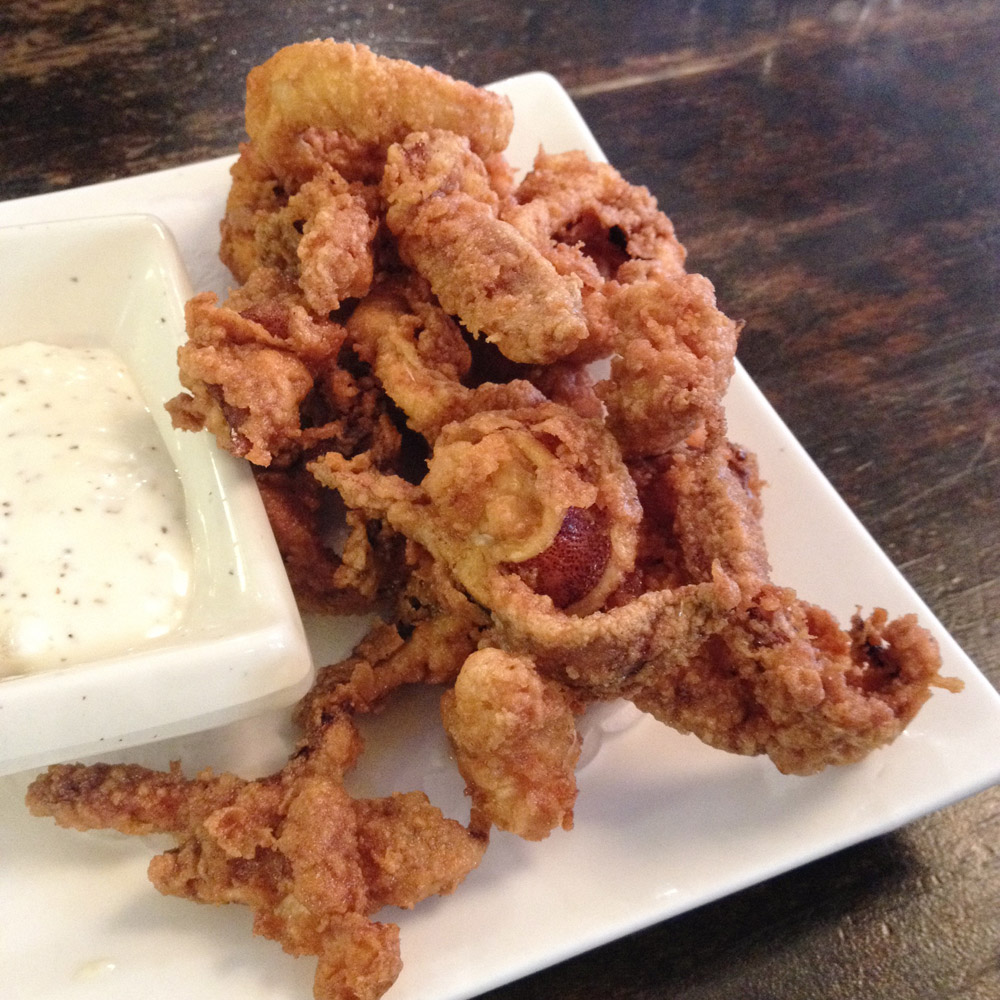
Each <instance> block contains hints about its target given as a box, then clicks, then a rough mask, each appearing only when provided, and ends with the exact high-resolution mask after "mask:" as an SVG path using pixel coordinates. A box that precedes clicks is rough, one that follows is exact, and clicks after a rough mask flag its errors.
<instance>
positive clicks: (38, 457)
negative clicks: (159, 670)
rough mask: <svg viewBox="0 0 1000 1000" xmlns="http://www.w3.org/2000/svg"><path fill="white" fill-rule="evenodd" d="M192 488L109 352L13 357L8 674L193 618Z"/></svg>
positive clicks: (6, 521) (1, 526) (2, 658)
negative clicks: (188, 516)
mask: <svg viewBox="0 0 1000 1000" xmlns="http://www.w3.org/2000/svg"><path fill="white" fill-rule="evenodd" d="M190 549H191V543H190V538H189V535H188V532H187V526H186V523H185V518H184V498H183V491H182V488H181V484H180V480H179V478H178V475H177V471H176V469H175V467H174V464H173V461H172V460H171V458H170V456H169V454H168V453H167V450H166V448H165V446H164V444H163V441H162V438H161V437H160V434H159V432H158V431H157V429H156V426H155V424H154V423H153V420H152V417H151V416H150V414H149V412H148V410H147V409H146V407H145V404H144V403H143V401H142V397H141V396H140V393H139V391H138V389H137V387H136V385H135V383H134V382H133V380H132V378H131V376H130V375H129V373H128V371H127V370H126V368H125V366H124V364H123V363H122V361H121V360H120V359H119V358H118V357H117V355H115V354H114V353H113V352H112V351H110V350H108V349H106V348H91V347H88V348H67V347H59V346H54V345H51V344H42V343H38V342H34V341H28V342H25V343H21V344H14V345H11V346H8V347H4V348H0V676H7V675H12V674H21V673H29V672H35V671H39V670H45V669H50V668H56V667H62V666H68V665H70V664H73V663H79V662H83V661H87V660H90V659H94V658H97V657H103V656H108V655H112V654H114V653H118V652H124V651H127V650H129V649H132V648H135V647H136V646H137V645H139V644H141V643H143V642H145V641H148V640H150V639H154V638H156V637H157V636H160V635H164V634H166V633H167V632H168V631H170V630H171V629H172V628H173V627H175V626H176V625H177V623H178V622H179V620H180V617H181V615H182V613H183V606H184V600H185V595H186V593H187V590H188V576H189V568H190V564H191V551H190Z"/></svg>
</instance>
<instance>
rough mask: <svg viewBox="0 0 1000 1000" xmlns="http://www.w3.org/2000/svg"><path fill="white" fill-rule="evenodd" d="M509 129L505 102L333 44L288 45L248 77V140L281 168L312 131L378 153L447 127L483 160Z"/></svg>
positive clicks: (361, 48) (360, 48)
mask: <svg viewBox="0 0 1000 1000" xmlns="http://www.w3.org/2000/svg"><path fill="white" fill-rule="evenodd" d="M513 123H514V116H513V112H512V110H511V106H510V101H509V100H507V98H505V97H501V96H499V95H498V94H493V93H490V92H489V91H487V90H482V89H480V88H478V87H473V86H472V85H471V84H468V83H464V82H462V81H459V80H454V79H452V78H451V77H449V76H446V75H445V74H443V73H439V72H438V71H437V70H433V69H430V68H429V67H418V66H415V65H413V64H412V63H409V62H405V61H403V60H399V59H388V58H386V57H385V56H379V55H376V54H375V53H374V52H372V51H371V49H369V48H368V47H367V46H365V45H351V44H348V43H344V42H335V41H333V40H332V39H326V40H317V41H311V42H303V43H301V44H298V45H289V46H287V47H286V48H283V49H281V50H279V51H278V52H276V53H275V54H274V55H273V56H272V57H271V58H270V59H268V60H267V61H266V62H265V63H263V64H262V65H260V66H257V67H255V68H254V69H252V70H251V71H250V73H249V75H248V77H247V95H246V129H247V134H248V135H249V136H250V138H251V140H252V141H253V142H254V143H255V144H256V146H257V147H258V149H259V151H260V153H261V155H262V157H263V158H264V160H265V162H267V163H268V164H269V165H270V166H272V168H278V169H279V170H280V167H281V165H282V164H283V163H285V162H286V161H287V160H288V159H289V147H290V146H292V145H294V143H295V141H296V138H297V136H299V135H300V134H301V133H302V132H303V131H305V130H306V129H310V128H320V129H327V130H333V131H336V132H340V133H344V134H346V135H348V136H351V137H352V138H353V139H355V140H357V141H359V142H361V143H365V144H367V145H371V146H376V147H379V148H381V149H382V150H384V149H385V148H387V147H388V146H389V145H391V144H392V143H394V142H399V141H401V140H402V139H404V138H405V137H406V136H407V135H408V134H409V133H411V132H420V131H426V130H428V129H446V130H448V131H451V132H456V133H458V134H460V135H464V136H466V137H467V138H468V140H469V143H470V145H471V147H472V149H473V150H474V151H475V152H476V154H477V155H479V156H483V157H486V156H489V155H490V154H492V153H498V152H501V151H502V150H503V149H505V148H506V146H507V142H508V140H509V139H510V132H511V129H512V127H513Z"/></svg>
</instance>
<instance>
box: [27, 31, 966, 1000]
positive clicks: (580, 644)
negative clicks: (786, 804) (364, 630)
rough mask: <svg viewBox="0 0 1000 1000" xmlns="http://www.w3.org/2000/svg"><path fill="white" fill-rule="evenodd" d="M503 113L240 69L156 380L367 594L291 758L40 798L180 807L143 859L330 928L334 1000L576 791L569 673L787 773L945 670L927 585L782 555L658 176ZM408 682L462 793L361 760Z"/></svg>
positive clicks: (326, 592)
mask: <svg viewBox="0 0 1000 1000" xmlns="http://www.w3.org/2000/svg"><path fill="white" fill-rule="evenodd" d="M512 124H513V119H512V111H511V107H510V104H509V102H508V101H507V100H506V99H504V98H502V97H499V96H497V95H495V94H493V93H491V92H488V91H485V90H481V89H477V88H474V87H472V86H470V85H469V84H466V83H461V82H458V81H455V80H453V79H451V78H449V77H447V76H444V75H443V74H441V73H438V72H436V71H434V70H432V69H427V68H418V67H416V66H413V65H411V64H409V63H405V62H400V61H396V60H390V59H386V58H383V57H380V56H377V55H375V54H374V53H372V52H371V51H370V50H368V49H367V48H365V47H363V46H353V45H349V44H340V43H336V42H333V41H317V42H310V43H306V44H301V45H294V46H291V47H289V48H286V49H283V50H281V51H280V52H278V53H277V54H276V55H275V56H273V57H272V58H271V59H270V60H269V61H268V62H266V63H265V64H264V65H262V66H260V67H258V68H256V69H254V70H253V71H252V72H251V73H250V75H249V77H248V81H247V105H246V126H247V133H248V135H249V141H248V142H247V143H245V144H244V145H243V146H242V147H241V152H240V156H239V159H238V162H237V163H236V164H235V166H234V167H233V169H232V188H231V192H230V195H229V199H228V204H227V206H226V213H225V218H224V220H223V223H222V245H221V256H222V259H223V261H224V262H225V264H226V265H227V266H228V268H229V269H230V270H231V272H232V274H233V276H234V277H235V279H236V281H237V283H238V287H236V288H234V289H233V290H232V291H231V292H230V294H229V296H228V298H227V299H226V300H225V301H223V302H221V303H220V302H219V301H218V300H217V298H216V297H215V296H214V295H212V294H208V293H206V294H201V295H197V296H196V297H195V298H194V299H193V300H192V301H191V302H190V303H189V304H188V309H187V327H188V336H189V339H188V342H187V343H186V344H185V345H184V346H183V347H182V348H181V349H180V351H179V366H180V374H181V381H182V384H183V386H184V387H185V389H186V392H184V393H183V394H181V395H179V396H177V397H176V398H175V399H173V400H172V401H171V402H170V403H169V404H168V409H169V410H170V412H171V414H172V417H173V421H174V424H175V426H176V427H178V428H182V429H185V430H190V431H195V430H201V429H205V430H208V431H209V432H210V433H212V434H214V435H215V437H216V439H217V441H218V444H219V446H220V447H222V448H224V449H226V450H227V451H229V452H232V453H233V454H235V455H238V456H241V457H243V458H245V459H246V460H247V461H248V462H251V463H252V464H253V467H254V469H255V472H256V475H257V481H258V483H259V486H260V491H261V494H262V496H263V498H264V502H265V505H266V508H267V511H268V514H269V516H270V518H271V521H272V524H273V527H274V531H275V535H276V537H277V539H278V542H279V547H280V548H281V551H282V554H283V556H284V559H285V563H286V566H287V570H288V574H289V577H290V579H291V581H292V584H293V587H294V589H295V591H296V594H297V596H298V599H299V601H300V603H301V605H302V606H303V607H304V608H307V609H309V610H312V611H320V612H329V613H334V614H336V613H343V612H353V611H358V610H362V609H371V608H381V609H383V610H384V615H383V618H382V620H381V623H380V624H378V625H377V626H375V627H374V629H373V630H372V631H371V633H370V634H369V635H368V636H367V637H366V638H365V639H364V641H363V642H362V643H361V644H360V646H359V647H358V648H357V649H356V650H355V652H354V654H353V655H352V656H351V657H350V658H349V659H348V660H346V661H344V662H342V663H337V664H334V665H332V666H327V667H325V668H323V669H322V670H321V671H320V673H319V675H318V679H317V682H316V685H315V687H314V688H313V690H312V691H311V692H310V693H309V694H308V695H307V696H306V698H305V699H304V701H303V702H302V703H301V704H300V705H299V706H298V709H297V715H296V718H297V721H298V723H299V724H300V725H301V729H302V738H301V741H300V742H299V744H298V745H297V746H296V748H295V750H294V753H293V754H292V756H291V759H290V760H289V762H288V764H287V765H286V766H285V767H284V769H283V770H281V771H280V772H279V773H277V774H275V775H273V776H271V777H267V778H264V779H261V780H255V781H246V780H242V779H240V778H237V777H235V776H233V775H231V774H215V773H212V772H205V773H202V774H199V775H197V776H196V777H194V778H186V777H184V776H183V774H182V773H181V771H180V769H179V767H177V766H175V767H174V768H173V769H172V770H170V771H169V772H166V773H161V772H155V771H151V770H147V769H145V768H141V767H138V766H128V765H116V766H111V765H96V766H82V765H60V766H56V767H53V768H51V769H50V770H49V771H48V772H47V773H45V774H43V775H41V776H40V777H38V778H37V779H36V780H35V782H34V783H33V784H32V786H31V788H30V791H29V794H28V802H29V805H30V808H31V809H32V810H33V811H34V812H35V813H36V814H39V815H49V816H53V817H54V818H55V819H56V821H57V822H59V823H61V824H63V825H65V826H70V827H76V828H79V829H91V828H95V827H111V828H114V829H117V830H122V831H125V832H127V833H137V834H145V833H150V832H163V833H169V834H172V835H174V836H175V837H176V840H177V846H176V847H175V848H173V849H172V850H168V851H166V852H165V853H163V854H160V855H159V856H157V857H156V858H154V860H153V861H152V863H151V865H150V877H151V879H152V881H153V883H154V884H155V885H156V887H157V888H158V889H160V891H161V892H164V893H170V894H173V895H179V896H184V897H188V898H191V899H196V900H200V901H203V902H241V903H244V904H246V905H248V906H250V907H251V908H252V909H253V911H254V913H255V924H254V927H255V930H256V931H257V932H258V933H260V934H263V935H266V936H268V937H271V938H274V939H276V940H278V941H279V942H281V944H282V945H283V947H284V948H285V950H286V951H288V952H290V953H292V954H296V955H301V954H310V955H316V956H318V958H319V963H318V970H317V974H316V980H315V996H316V997H317V998H319V1000H323V998H326V1000H333V998H338V1000H339V998H345V1000H346V998H353V1000H369V998H372V1000H373V998H376V997H378V996H380V995H381V994H382V993H384V992H385V990H386V989H388V988H389V986H391V984H392V982H393V981H394V979H395V978H396V976H397V975H398V972H399V969H400V957H399V946H398V940H397V938H398V934H397V928H396V927H395V926H394V925H392V924H381V923H377V922H374V921H373V920H372V919H370V918H371V916H372V915H373V914H375V913H376V911H378V910H379V909H380V908H381V907H383V906H385V905H387V904H392V905H395V906H403V907H410V906H413V905H415V904H416V903H417V902H418V901H419V900H421V899H423V898H425V897H426V896H428V895H430V894H433V893H445V892H450V891H452V890H453V889H454V888H455V886H456V885H457V884H458V883H459V882H460V881H461V880H462V879H463V878H464V876H465V875H466V874H467V873H468V872H469V871H470V870H472V869H473V868H474V867H475V866H476V865H477V864H478V862H479V860H480V858H481V857H482V855H483V851H484V850H485V847H486V843H487V840H488V836H489V831H490V829H491V827H493V826H496V827H498V828H500V829H503V830H507V831H511V832H513V833H515V834H518V835H520V836H521V837H525V838H528V839H540V838H543V837H545V836H547V835H548V834H549V833H550V831H552V830H553V829H555V828H557V827H562V828H564V829H568V828H569V827H570V826H571V825H572V817H573V806H574V800H575V797H576V782H575V778H574V767H575V765H576V762H577V759H578V757H579V753H580V737H579V735H578V729H577V725H576V722H577V718H578V716H579V715H580V714H581V713H582V712H583V710H584V709H585V707H586V706H587V705H588V704H589V703H592V702H604V701H608V700H611V699H627V700H629V701H631V702H633V703H634V704H635V705H637V706H638V707H639V708H640V709H642V710H644V711H645V712H648V713H650V714H651V715H653V716H654V717H655V718H657V719H659V720H660V721H662V722H663V723H665V724H667V725H669V726H672V727H674V728H675V729H677V730H679V731H681V732H684V733H693V734H694V735H695V736H697V737H698V738H699V739H701V740H703V741H704V742H706V743H708V744H710V745H711V746H713V747H718V748H720V749H722V750H727V751H730V752H732V753H737V754H767V755H768V756H769V757H770V758H771V760H772V761H773V762H774V763H775V765H776V766H777V767H778V768H779V769H780V770H781V771H783V772H786V773H789V774H801V775H806V774H812V773H814V772H816V771H819V770H820V769H822V768H824V767H826V766H827V765H830V764H845V763H850V762H852V761H858V760H860V759H861V758H862V757H864V756H865V755H866V754H868V753H869V752H870V751H871V750H873V749H875V748H877V747H880V746H883V745H884V744H887V743H889V742H891V741H892V740H893V739H894V738H895V737H896V736H897V735H898V734H899V733H900V732H901V731H902V729H903V728H904V727H905V726H906V725H907V723H908V722H909V721H910V720H911V719H912V718H913V717H914V714H915V713H916V712H917V710H918V709H919V708H920V706H921V705H922V704H923V703H924V702H925V700H926V699H927V697H928V695H929V692H930V689H931V688H932V687H934V686H938V687H946V688H952V689H954V688H955V687H957V685H956V683H955V682H952V681H950V680H948V679H946V678H942V677H941V676H940V674H939V666H940V660H939V656H938V652H937V648H936V645H935V643H934V640H933V639H932V638H931V637H930V636H929V635H928V633H927V632H926V631H925V630H924V629H923V628H921V627H920V626H919V625H918V624H917V622H916V620H915V618H914V617H913V616H912V615H910V616H906V617H904V618H900V619H897V620H894V621H890V620H889V618H888V615H887V614H886V612H885V611H883V610H881V609H878V610H876V611H874V612H873V613H872V614H871V616H870V617H868V618H864V619H863V618H861V617H860V615H859V616H856V617H855V618H854V619H853V620H852V622H851V624H850V628H849V629H847V630H846V631H845V630H842V629H841V628H840V627H839V625H838V624H837V623H836V621H835V620H834V619H833V617H832V616H831V615H830V614H828V613H827V612H826V611H824V610H822V609H820V608H818V607H815V606H813V605H811V604H808V603H805V602H804V601H802V600H800V599H799V598H798V597H797V596H796V594H795V593H794V592H793V591H791V590H789V589H787V588H784V587H782V586H780V585H778V584H776V583H773V582H772V581H771V579H770V576H769V568H768V561H767V554H766V551H765V546H764V541H763V538H762V534H761V527H760V517H761V505H760V490H761V481H760V478H759V476H758V472H757V468H756V465H755V461H754V458H753V456H752V455H751V454H749V453H748V452H747V451H746V450H744V449H743V448H741V447H739V446H738V445H736V444H733V443H731V442H730V441H729V440H728V438H727V432H726V419H725V413H724V411H723V406H722V396H723V393H724V392H725V390H726V387H727V384H728V382H729V379H730V377H731V375H732V372H733V363H734V362H733V358H734V352H735V349H736V343H737V335H738V324H736V323H734V322H733V321H732V320H730V319H728V318H727V317H726V316H725V315H723V314H722V313H721V312H720V311H719V309H718V308H717V307H716V303H715V296H714V292H713V288H712V285H711V284H710V283H709V281H707V280H706V279H705V278H703V277H701V276H700V275H697V274H689V273H688V272H687V271H686V270H685V268H684V259H685V253H684V249H683V247H682V246H681V245H680V244H679V243H678V242H677V239H676V238H675V235H674V231H673V227H672V225H671V223H670V221H669V220H668V219H667V217H666V216H665V215H663V214H662V213H661V212H660V211H659V210H658V208H657V204H656V201H655V200H654V198H653V197H652V196H651V195H650V194H649V192H648V191H647V190H646V189H645V188H641V187H636V186H633V185H631V184H629V183H627V182H626V181H625V180H624V179H623V178H622V177H621V176H620V175H619V174H618V173H617V172H616V171H615V170H614V169H613V168H612V167H610V166H609V165H607V164H605V163H603V162H594V161H592V160H590V159H588V158H587V157H586V156H585V155H583V154H582V153H579V152H569V153H562V154H558V155H549V154H547V153H545V152H544V151H541V152H539V154H538V157H537V159H536V160H535V162H534V166H533V169H531V170H530V172H528V173H527V175H526V176H525V177H524V178H523V180H520V182H517V181H516V179H515V175H514V172H513V170H512V169H511V167H510V166H509V165H508V163H507V162H506V161H505V159H504V156H503V151H504V149H505V147H506V145H507V142H508V139H509V136H510V132H511V127H512ZM595 372H597V373H598V374H594V373H595ZM414 683H429V684H438V685H441V686H442V688H443V691H444V693H443V696H442V700H441V716H442V719H443V723H444V728H445V730H446V732H447V735H448V738H449V740H450V742H451V745H452V747H453V750H454V757H455V760H456V761H457V765H458V768H459V770H460V771H461V774H462V776H463V778H464V780H465V782H466V785H467V790H468V794H469V796H470V799H471V811H470V818H469V822H468V825H467V826H466V825H463V824H461V823H459V822H457V821H455V820H452V819H446V818H445V817H444V816H442V814H441V813H440V811H439V810H437V809H436V808H435V807H434V806H432V805H431V804H430V803H429V802H428V801H427V798H426V796H425V795H424V794H423V793H421V792H410V793H407V794H397V795H393V796H391V797H389V798H384V799H376V800H361V799H353V798H351V797H350V796H349V795H348V794H347V793H346V792H345V790H344V786H343V778H344V775H345V773H346V772H347V771H348V770H349V768H350V767H351V765H352V764H353V763H354V761H355V760H356V758H357V756H358V754H359V753H360V752H361V739H360V736H359V735H358V732H357V729H356V728H355V724H354V722H353V721H352V716H353V715H354V714H355V713H364V712H370V711H373V710H375V709H377V708H378V707H379V706H380V705H381V704H382V703H383V702H384V700H385V699H386V698H387V697H388V696H389V695H390V694H391V693H392V692H393V691H394V690H395V689H397V688H399V687H400V686H401V685H407V684H414Z"/></svg>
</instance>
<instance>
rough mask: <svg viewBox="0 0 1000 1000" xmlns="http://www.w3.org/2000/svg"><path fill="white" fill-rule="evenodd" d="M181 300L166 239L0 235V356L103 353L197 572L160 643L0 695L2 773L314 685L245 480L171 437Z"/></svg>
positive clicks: (215, 457) (50, 673)
mask: <svg viewBox="0 0 1000 1000" xmlns="http://www.w3.org/2000/svg"><path fill="white" fill-rule="evenodd" d="M189 297H190V288H189V286H188V281H187V275H186V274H185V272H184V265H183V263H182V262H181V260H180V257H179V255H178V253H177V248H176V246H175V245H174V242H173V239H172V238H171V236H170V234H169V232H168V231H167V230H166V229H165V228H164V226H163V224H162V223H160V222H159V221H157V220H156V219H155V218H152V217H151V216H148V215H111V216H107V217H104V218H97V219H80V220H70V221H57V222H37V223H33V224H26V225H12V226H7V227H5V228H2V229H0V302H2V303H3V308H2V309H0V345H5V344H12V343H18V342H20V341H24V340H41V341H45V342H47V343H50V344H57V345H61V346H65V347H106V348H110V349H111V350H113V351H114V352H115V353H116V354H117V355H118V357H120V358H121V359H122V361H123V362H124V363H125V365H126V367H127V368H128V370H129V372H130V374H131V375H132V377H133V379H134V380H135V382H136V384H137V386H138V388H139V390H140V391H141V392H142V395H143V402H144V403H145V405H146V407H147V409H148V410H149V412H150V414H151V416H152V419H153V422H154V424H155V425H156V428H157V430H158V431H159V433H160V435H161V437H162V438H163V440H164V443H165V445H166V448H167V450H168V452H169V454H170V456H171V458H172V459H173V461H174V465H175V466H176V467H177V470H178V473H179V475H180V480H181V485H182V487H183V490H184V504H185V509H186V515H187V524H188V531H189V534H190V538H191V548H192V559H193V562H192V566H191V572H190V584H189V587H188V593H187V595H186V598H185V602H184V609H183V616H182V618H181V620H180V623H179V625H178V626H177V627H176V628H174V629H172V630H170V631H169V632H168V633H167V634H166V635H164V636H161V637H159V638H157V639H150V640H146V641H144V642H141V643H135V644H133V645H132V647H131V648H130V649H129V650H128V651H123V652H122V653H120V654H119V655H115V656H112V657H107V658H102V659H94V660H89V661H88V662H83V663H75V664H73V665H71V666H67V667H64V668H60V669H54V670H46V671H43V672H39V673H33V674H22V675H17V676H11V677H4V678H3V679H2V680H0V719H2V723H0V774H5V773H12V772H14V771H20V770H23V769H24V768H26V767H34V766H38V765H41V764H45V763H53V762H55V761H60V760H66V759H67V758H68V757H79V756H82V755H85V754H93V753H97V752H98V751H108V750H114V749H118V748H119V747H125V746H134V745H136V744H140V743H148V742H150V741H151V740H156V739H161V738H164V737H168V736H177V735H181V734H183V733H189V732H194V731H196V730H199V729H207V728H209V727H216V726H219V725H223V724H225V723H229V722H233V721H235V720H236V719H239V718H243V717H244V716H246V715H252V714H256V713H257V712H260V711H261V710H262V709H263V708H267V707H270V706H274V705H279V704H280V705H287V704H289V703H290V702H291V701H293V700H294V699H295V698H297V697H299V696H300V695H301V694H302V692H303V691H304V690H305V689H306V687H308V685H309V683H310V681H311V678H312V660H311V658H310V656H309V650H308V646H307V644H306V639H305V634H304V632H303V629H302V623H301V620H300V618H299V615H298V611H297V610H296V607H295V602H294V600H293V598H292V595H291V590H290V588H289V586H288V581H287V578H286V576H285V571H284V567H283V565H282V562H281V557H280V555H279V553H278V551H277V547H276V546H275V544H274V538H273V536H272V535H271V531H270V527H269V525H268V523H267V518H266V516H265V514H264V510H263V505H262V504H261V501H260V496H259V494H258V492H257V489H256V487H255V485H254V482H253V477H252V475H251V473H250V470H249V467H248V466H247V465H246V463H244V462H239V461H237V460H235V459H233V458H232V456H230V455H226V454H223V453H221V452H220V451H219V450H218V449H217V448H216V447H215V445H214V442H213V441H212V440H211V439H210V438H209V436H208V435H194V434H184V435H182V434H179V433H177V432H176V431H175V430H173V428H172V427H171V425H170V417H169V415H168V414H167V412H166V411H165V410H164V408H163V404H164V403H165V402H166V401H167V400H168V399H170V398H171V397H172V396H174V395H176V394H177V392H178V391H180V382H179V381H178V377H177V362H176V352H177V347H178V345H179V344H181V343H183V342H184V339H185V334H184V302H185V301H186V299H187V298H189ZM43 471H44V472H45V474H46V475H50V476H58V474H59V470H58V468H55V469H47V470H43ZM110 571H111V572H113V569H112V570H110ZM96 572H97V570H96V567H95V568H94V573H95V575H96Z"/></svg>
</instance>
